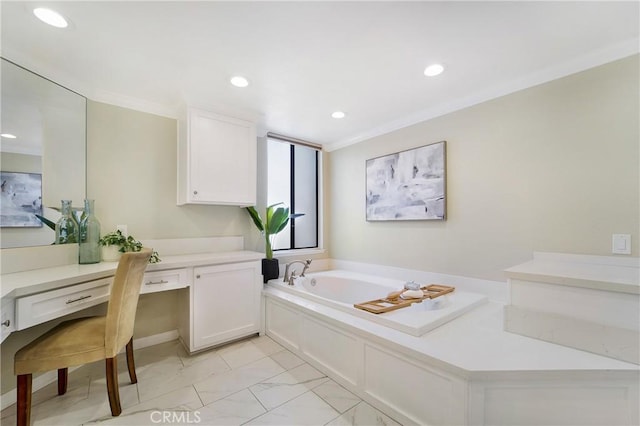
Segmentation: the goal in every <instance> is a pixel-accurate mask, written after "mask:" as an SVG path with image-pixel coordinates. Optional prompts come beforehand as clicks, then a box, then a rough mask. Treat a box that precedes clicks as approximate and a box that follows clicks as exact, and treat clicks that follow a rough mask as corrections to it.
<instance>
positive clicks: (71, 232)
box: [55, 200, 78, 244]
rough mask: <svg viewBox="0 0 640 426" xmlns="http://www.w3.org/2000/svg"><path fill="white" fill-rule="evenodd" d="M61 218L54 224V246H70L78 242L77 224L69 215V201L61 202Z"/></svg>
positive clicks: (71, 215)
mask: <svg viewBox="0 0 640 426" xmlns="http://www.w3.org/2000/svg"><path fill="white" fill-rule="evenodd" d="M60 213H61V214H62V216H61V217H60V219H59V220H58V222H56V240H55V243H56V244H72V243H77V242H78V223H77V222H76V220H75V219H74V218H73V214H72V213H71V200H62V206H61V208H60Z"/></svg>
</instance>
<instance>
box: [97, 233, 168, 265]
mask: <svg viewBox="0 0 640 426" xmlns="http://www.w3.org/2000/svg"><path fill="white" fill-rule="evenodd" d="M99 243H100V245H101V246H119V249H118V251H119V252H120V253H126V252H128V251H140V250H142V243H141V242H140V241H138V240H136V239H135V238H133V237H132V236H131V235H129V236H127V237H125V236H124V235H123V234H122V232H121V231H120V230H117V231H113V232H109V233H108V234H105V235H103V236H102V238H100V241H99ZM160 261H161V259H160V256H159V255H158V252H157V251H155V250H154V251H153V252H152V253H151V258H150V259H149V263H158V262H160Z"/></svg>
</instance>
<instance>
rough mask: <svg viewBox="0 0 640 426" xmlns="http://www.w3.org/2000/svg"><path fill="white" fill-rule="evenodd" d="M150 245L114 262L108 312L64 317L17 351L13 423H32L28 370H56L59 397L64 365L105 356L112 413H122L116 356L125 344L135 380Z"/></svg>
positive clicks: (64, 378) (64, 388)
mask: <svg viewBox="0 0 640 426" xmlns="http://www.w3.org/2000/svg"><path fill="white" fill-rule="evenodd" d="M150 257H151V249H143V250H142V251H139V252H135V253H134V252H129V253H125V254H123V255H122V257H121V258H120V262H119V263H118V269H117V270H116V274H115V277H114V279H113V284H112V285H111V294H110V296H109V305H108V308H107V315H106V316H101V317H89V318H79V319H74V320H70V321H65V322H63V323H61V324H59V325H58V326H56V327H54V328H53V329H52V330H50V331H48V332H47V333H45V334H44V335H42V336H40V337H39V338H37V339H36V340H34V341H33V342H31V343H29V344H28V345H26V346H25V347H23V348H22V349H20V350H19V351H18V352H17V353H16V355H15V359H14V371H15V374H16V375H17V376H18V400H17V424H18V426H25V425H28V424H29V423H30V415H31V377H32V376H31V375H32V373H37V372H42V371H50V370H56V369H57V370H58V395H63V394H64V393H65V392H66V391H67V373H68V367H72V366H75V365H82V364H86V363H89V362H94V361H99V360H101V359H104V360H106V376H107V393H108V395H109V406H110V407H111V414H112V415H114V416H118V415H120V413H121V412H122V409H121V407H120V396H119V392H118V372H117V362H116V355H117V354H118V352H119V351H120V349H122V348H123V347H125V346H126V352H127V366H128V369H129V377H130V378H131V383H136V382H137V378H136V371H135V365H134V361H133V325H134V320H135V316H136V308H137V306H138V296H139V295H140V287H141V285H142V277H143V275H144V270H145V268H146V267H147V264H148V262H149V258H150Z"/></svg>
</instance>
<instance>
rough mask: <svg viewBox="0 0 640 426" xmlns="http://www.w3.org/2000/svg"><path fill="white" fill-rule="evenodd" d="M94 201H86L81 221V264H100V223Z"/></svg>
mask: <svg viewBox="0 0 640 426" xmlns="http://www.w3.org/2000/svg"><path fill="white" fill-rule="evenodd" d="M94 204H95V201H94V200H84V211H83V212H82V217H81V219H80V254H79V263H81V264H87V263H99V262H100V258H101V255H102V253H101V250H100V222H99V221H98V219H97V218H96V216H95V214H94V210H93V209H94Z"/></svg>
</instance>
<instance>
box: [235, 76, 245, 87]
mask: <svg viewBox="0 0 640 426" xmlns="http://www.w3.org/2000/svg"><path fill="white" fill-rule="evenodd" d="M231 84H233V85H234V86H236V87H247V86H248V85H249V80H247V79H246V78H244V77H242V76H239V75H237V76H235V77H231Z"/></svg>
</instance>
